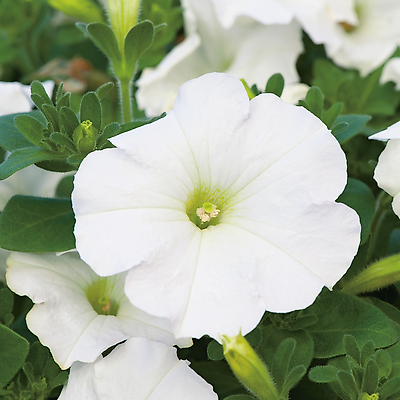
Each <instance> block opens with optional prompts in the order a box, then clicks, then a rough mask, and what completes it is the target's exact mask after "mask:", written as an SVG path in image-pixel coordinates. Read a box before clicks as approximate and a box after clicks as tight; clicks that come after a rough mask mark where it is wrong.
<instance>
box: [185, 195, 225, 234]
mask: <svg viewBox="0 0 400 400" xmlns="http://www.w3.org/2000/svg"><path fill="white" fill-rule="evenodd" d="M228 198H229V196H227V194H226V193H224V192H222V191H221V190H219V189H215V190H212V189H199V190H195V191H194V192H193V194H192V195H190V196H189V198H188V200H187V202H186V214H187V216H188V217H189V219H190V220H191V221H192V222H193V223H194V224H195V225H196V226H197V227H198V228H200V229H205V228H207V227H209V226H210V225H218V224H219V222H220V217H221V214H222V213H223V212H224V210H225V211H226V208H227V200H228Z"/></svg>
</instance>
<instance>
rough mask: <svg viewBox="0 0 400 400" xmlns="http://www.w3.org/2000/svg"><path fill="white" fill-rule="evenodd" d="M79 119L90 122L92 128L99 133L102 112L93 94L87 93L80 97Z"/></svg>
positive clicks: (95, 95) (97, 99)
mask: <svg viewBox="0 0 400 400" xmlns="http://www.w3.org/2000/svg"><path fill="white" fill-rule="evenodd" d="M80 119H81V122H83V121H87V120H89V121H91V122H92V123H93V126H94V127H95V128H96V129H97V130H98V131H100V129H101V124H102V111H101V104H100V100H99V98H98V97H97V94H96V93H95V92H88V93H85V95H84V96H83V97H82V100H81V106H80Z"/></svg>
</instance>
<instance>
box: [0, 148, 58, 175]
mask: <svg viewBox="0 0 400 400" xmlns="http://www.w3.org/2000/svg"><path fill="white" fill-rule="evenodd" d="M65 157H66V155H65V154H63V153H55V152H53V151H50V150H45V149H41V148H39V147H25V148H21V149H18V150H15V151H13V152H12V153H11V154H10V155H9V156H8V158H7V159H6V160H5V161H4V162H2V163H1V164H0V180H2V179H6V178H8V177H9V176H11V175H12V174H14V173H15V172H17V171H19V170H20V169H22V168H25V167H28V166H29V165H32V164H34V163H37V162H39V161H45V160H62V159H64V158H65Z"/></svg>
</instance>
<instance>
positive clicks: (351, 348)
mask: <svg viewBox="0 0 400 400" xmlns="http://www.w3.org/2000/svg"><path fill="white" fill-rule="evenodd" d="M343 346H344V350H345V351H346V354H347V355H349V356H350V357H352V358H354V360H355V361H356V362H357V363H360V360H361V354H360V350H359V349H358V346H357V342H356V340H355V339H354V336H352V335H344V336H343Z"/></svg>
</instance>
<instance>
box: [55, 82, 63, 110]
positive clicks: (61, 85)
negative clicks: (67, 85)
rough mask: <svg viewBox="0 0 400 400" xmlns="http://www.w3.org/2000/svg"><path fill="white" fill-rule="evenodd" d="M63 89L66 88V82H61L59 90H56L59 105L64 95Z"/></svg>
mask: <svg viewBox="0 0 400 400" xmlns="http://www.w3.org/2000/svg"><path fill="white" fill-rule="evenodd" d="M63 89H64V83H63V82H61V83H60V84H59V85H58V88H57V92H56V102H57V105H58V102H59V101H60V99H61V97H62V95H63Z"/></svg>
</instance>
